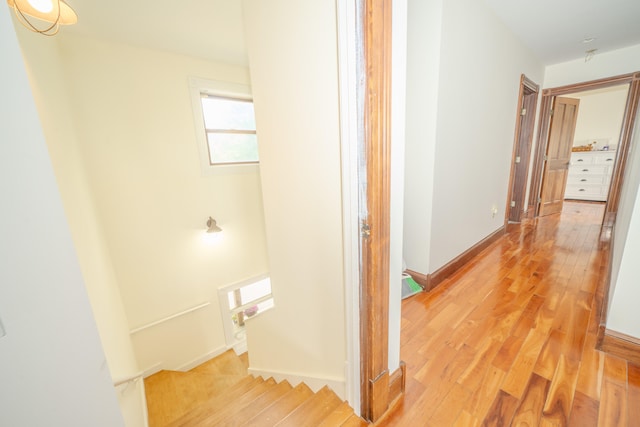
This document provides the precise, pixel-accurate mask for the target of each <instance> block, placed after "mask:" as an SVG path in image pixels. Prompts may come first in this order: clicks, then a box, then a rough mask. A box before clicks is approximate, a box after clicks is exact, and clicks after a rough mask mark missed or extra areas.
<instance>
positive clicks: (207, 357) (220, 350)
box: [176, 345, 229, 372]
mask: <svg viewBox="0 0 640 427" xmlns="http://www.w3.org/2000/svg"><path fill="white" fill-rule="evenodd" d="M227 350H229V347H227V346H226V345H223V346H220V347H218V348H216V349H215V350H211V351H210V352H208V353H206V354H203V355H202V356H199V357H196V358H195V359H193V360H192V361H190V362H187V363H185V364H183V365H180V366H178V368H177V369H176V371H180V372H186V371H189V370H191V369H193V368H195V367H196V366H199V365H202V364H203V363H204V362H208V361H209V360H211V359H213V358H214V357H216V356H220V355H221V354H222V353H224V352H225V351H227Z"/></svg>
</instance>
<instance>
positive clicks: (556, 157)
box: [540, 97, 580, 216]
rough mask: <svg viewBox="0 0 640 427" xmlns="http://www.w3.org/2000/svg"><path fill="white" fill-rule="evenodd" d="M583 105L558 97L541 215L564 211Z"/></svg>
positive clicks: (551, 133) (577, 100) (554, 108)
mask: <svg viewBox="0 0 640 427" xmlns="http://www.w3.org/2000/svg"><path fill="white" fill-rule="evenodd" d="M579 106H580V100H579V99H573V98H564V97H556V99H555V101H554V107H553V116H552V118H551V124H550V127H549V142H548V144H547V154H546V157H545V165H544V173H543V177H542V192H541V195H540V199H541V200H540V216H544V215H550V214H553V213H558V212H560V211H562V204H563V201H564V189H565V187H566V184H567V173H568V171H569V162H570V160H571V147H572V146H573V135H574V134H575V130H576V121H577V119H578V108H579Z"/></svg>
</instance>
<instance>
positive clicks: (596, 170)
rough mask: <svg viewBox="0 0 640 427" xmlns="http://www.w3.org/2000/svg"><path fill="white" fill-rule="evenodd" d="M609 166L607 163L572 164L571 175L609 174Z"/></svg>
mask: <svg viewBox="0 0 640 427" xmlns="http://www.w3.org/2000/svg"><path fill="white" fill-rule="evenodd" d="M608 172H609V166H605V165H593V164H591V165H571V166H570V167H569V176H580V175H607V174H608Z"/></svg>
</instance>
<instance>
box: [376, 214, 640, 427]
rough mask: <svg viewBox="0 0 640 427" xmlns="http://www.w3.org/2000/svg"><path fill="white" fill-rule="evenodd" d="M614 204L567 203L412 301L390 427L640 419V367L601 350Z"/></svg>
mask: <svg viewBox="0 0 640 427" xmlns="http://www.w3.org/2000/svg"><path fill="white" fill-rule="evenodd" d="M603 213H604V205H603V204H597V203H578V202H566V203H565V207H564V210H563V212H562V213H561V214H554V215H551V216H547V217H543V218H539V219H537V220H535V221H530V222H528V223H525V224H524V225H523V226H521V227H520V229H519V230H516V231H513V232H511V233H509V234H508V235H507V236H505V237H504V238H502V239H500V240H499V241H498V242H496V243H495V244H493V245H492V246H491V247H489V248H488V249H486V250H485V251H484V252H483V253H482V254H481V255H479V256H478V257H476V258H475V259H474V260H473V261H471V262H470V263H468V264H467V265H466V266H465V267H464V268H463V269H461V270H460V271H458V272H457V273H456V274H455V275H454V276H452V277H450V278H449V279H447V280H446V281H445V282H443V283H442V284H441V285H440V286H439V287H437V288H436V289H434V290H433V291H431V292H429V293H421V294H418V295H416V296H414V297H411V298H408V299H406V300H404V301H403V306H402V329H401V358H402V360H404V361H405V362H406V364H407V382H406V393H405V397H404V400H403V401H401V402H400V403H399V404H398V405H397V406H396V407H395V408H394V409H393V410H392V412H391V413H390V415H389V416H388V417H386V418H385V419H384V420H383V421H382V422H381V423H379V425H384V426H435V427H439V426H464V427H470V426H509V425H514V426H580V427H585V426H615V427H626V426H629V427H631V426H640V367H637V366H634V365H632V364H630V363H627V362H626V361H625V360H622V359H618V358H616V357H613V356H611V355H608V354H605V353H602V352H599V351H597V350H595V342H596V333H597V327H598V323H599V314H600V307H601V304H602V298H603V295H602V289H599V284H600V282H601V279H602V275H603V274H605V271H606V262H607V259H608V250H609V247H608V240H607V239H608V237H607V235H606V233H601V222H602V216H603Z"/></svg>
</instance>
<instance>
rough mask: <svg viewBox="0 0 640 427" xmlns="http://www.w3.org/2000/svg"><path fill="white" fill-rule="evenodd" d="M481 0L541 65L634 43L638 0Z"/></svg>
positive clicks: (639, 39) (638, 31)
mask: <svg viewBox="0 0 640 427" xmlns="http://www.w3.org/2000/svg"><path fill="white" fill-rule="evenodd" d="M445 1H446V0H445ZM485 2H486V3H487V4H488V5H489V6H490V7H491V8H492V9H493V10H494V11H495V13H496V15H497V16H498V17H499V18H500V19H501V20H502V21H503V22H504V23H505V24H506V26H507V27H509V28H510V29H511V31H512V32H513V33H515V34H516V36H517V37H519V38H520V40H522V42H523V43H524V44H525V45H526V46H528V47H529V48H530V49H531V51H532V52H533V53H534V54H535V55H536V56H537V57H538V59H540V60H541V61H542V62H543V63H544V64H545V65H550V64H557V63H559V62H564V61H568V60H571V59H577V58H584V57H585V51H587V50H589V49H598V50H597V51H596V53H595V54H596V55H597V54H598V53H601V52H606V51H609V50H615V49H619V48H621V47H626V46H631V45H634V44H640V0H535V1H531V0H485ZM587 38H595V40H593V41H592V42H590V43H583V40H585V39H587Z"/></svg>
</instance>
